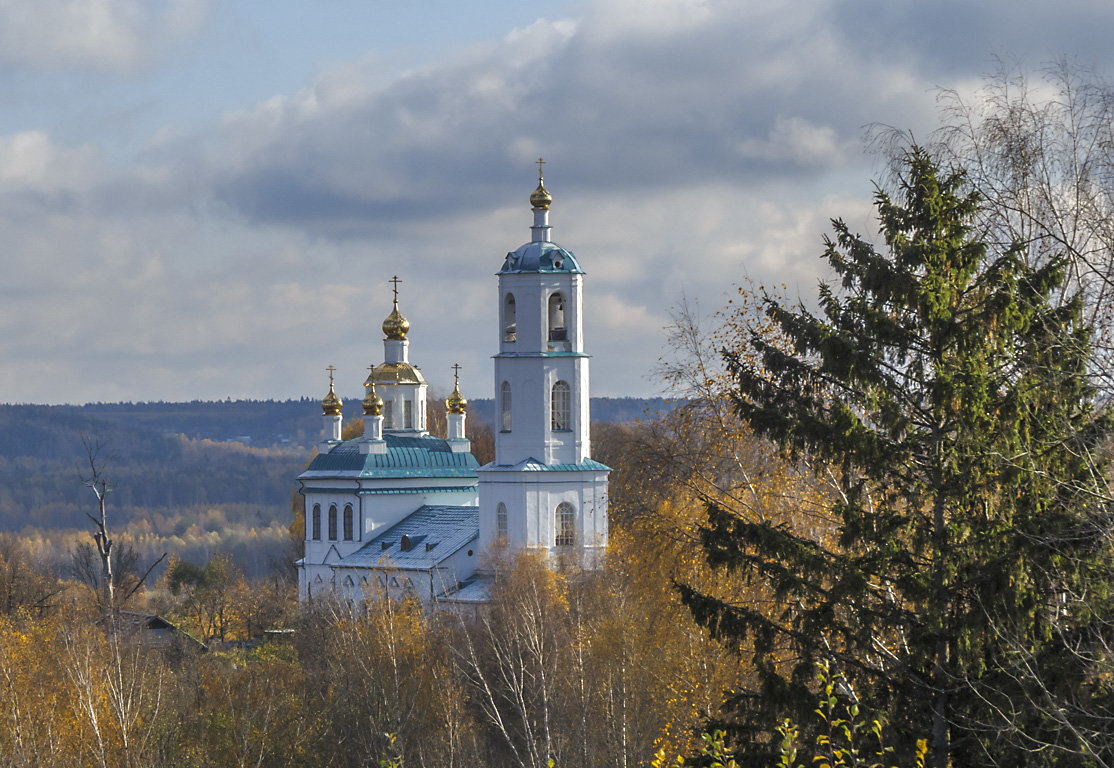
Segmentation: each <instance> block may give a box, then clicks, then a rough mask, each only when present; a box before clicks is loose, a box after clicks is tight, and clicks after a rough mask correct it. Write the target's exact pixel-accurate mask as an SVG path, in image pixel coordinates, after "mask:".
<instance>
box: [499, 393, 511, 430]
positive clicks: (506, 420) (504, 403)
mask: <svg viewBox="0 0 1114 768" xmlns="http://www.w3.org/2000/svg"><path fill="white" fill-rule="evenodd" d="M499 414H500V415H499V431H500V432H510V431H511V383H510V382H509V381H504V382H503V385H502V386H501V387H500V388H499Z"/></svg>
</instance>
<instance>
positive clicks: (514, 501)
mask: <svg viewBox="0 0 1114 768" xmlns="http://www.w3.org/2000/svg"><path fill="white" fill-rule="evenodd" d="M524 475H525V476H524ZM500 502H502V503H504V504H506V505H507V542H506V545H507V548H508V549H512V550H514V549H520V548H526V549H545V550H550V549H552V548H553V546H554V536H555V513H556V510H557V506H558V505H559V504H560V503H561V502H569V503H570V504H572V505H573V507H575V509H576V511H577V518H576V520H577V543H578V546H579V547H581V548H587V549H593V548H599V547H606V546H607V525H608V514H607V473H606V472H602V471H600V472H595V471H589V472H530V473H523V472H514V471H506V472H500V471H498V470H482V472H481V477H480V541H479V547H480V548H481V549H482V550H484V551H487V550H490V549H492V548H493V547H494V546H495V536H496V520H495V514H496V508H497V507H498V505H499V503H500Z"/></svg>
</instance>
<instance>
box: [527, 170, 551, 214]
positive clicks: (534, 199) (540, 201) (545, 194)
mask: <svg viewBox="0 0 1114 768" xmlns="http://www.w3.org/2000/svg"><path fill="white" fill-rule="evenodd" d="M543 165H545V160H542V159H541V158H540V157H539V158H538V188H537V189H535V190H534V192H533V194H531V195H530V205H531V207H533V208H537V209H539V210H542V211H547V210H549V205H550V203H552V202H553V195H551V194H549V190H548V189H546V188H545V182H544V181H542V166H543Z"/></svg>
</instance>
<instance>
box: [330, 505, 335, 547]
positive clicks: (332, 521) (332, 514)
mask: <svg viewBox="0 0 1114 768" xmlns="http://www.w3.org/2000/svg"><path fill="white" fill-rule="evenodd" d="M336 540H337V505H336V504H330V505H329V541H336Z"/></svg>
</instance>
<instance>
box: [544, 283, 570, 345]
mask: <svg viewBox="0 0 1114 768" xmlns="http://www.w3.org/2000/svg"><path fill="white" fill-rule="evenodd" d="M568 338H569V331H568V328H567V327H566V326H565V295H564V294H563V293H555V294H553V295H552V296H550V297H549V340H550V341H567V340H568Z"/></svg>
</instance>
